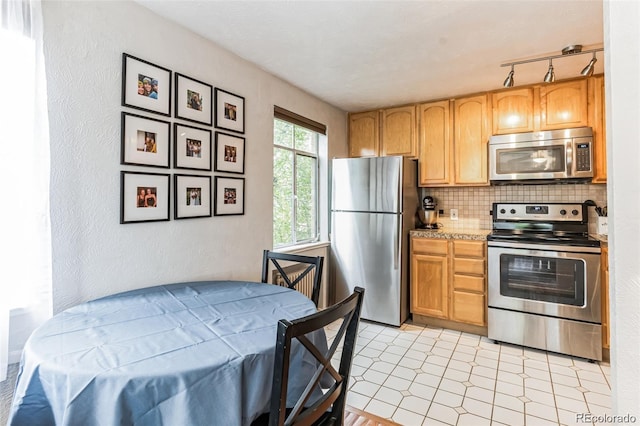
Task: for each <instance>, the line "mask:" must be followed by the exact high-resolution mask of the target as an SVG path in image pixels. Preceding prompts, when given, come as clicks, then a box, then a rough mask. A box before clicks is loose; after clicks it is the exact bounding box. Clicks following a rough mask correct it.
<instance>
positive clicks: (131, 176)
mask: <svg viewBox="0 0 640 426" xmlns="http://www.w3.org/2000/svg"><path fill="white" fill-rule="evenodd" d="M169 191H170V176H169V175H168V174H162V173H144V172H125V171H121V172H120V223H121V224H125V223H137V222H158V221H167V220H169V208H170V206H171V204H170V202H169V196H170V195H169V194H170V192H169Z"/></svg>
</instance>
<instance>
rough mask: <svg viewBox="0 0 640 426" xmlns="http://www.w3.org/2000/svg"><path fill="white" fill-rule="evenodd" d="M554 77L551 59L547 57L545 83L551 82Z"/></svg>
mask: <svg viewBox="0 0 640 426" xmlns="http://www.w3.org/2000/svg"><path fill="white" fill-rule="evenodd" d="M555 79H556V75H555V74H554V72H553V59H549V70H548V71H547V73H546V74H545V75H544V82H545V83H553V82H554V81H555Z"/></svg>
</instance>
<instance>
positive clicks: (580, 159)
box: [575, 142, 591, 172]
mask: <svg viewBox="0 0 640 426" xmlns="http://www.w3.org/2000/svg"><path fill="white" fill-rule="evenodd" d="M575 150H576V171H578V172H588V171H590V170H591V149H590V143H589V142H578V143H576V148H575Z"/></svg>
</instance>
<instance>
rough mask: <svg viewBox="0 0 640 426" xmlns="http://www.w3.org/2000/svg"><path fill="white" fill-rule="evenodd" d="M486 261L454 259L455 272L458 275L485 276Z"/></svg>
mask: <svg viewBox="0 0 640 426" xmlns="http://www.w3.org/2000/svg"><path fill="white" fill-rule="evenodd" d="M484 269H485V268H484V259H458V258H457V257H456V258H455V259H453V272H454V273H456V274H476V275H484Z"/></svg>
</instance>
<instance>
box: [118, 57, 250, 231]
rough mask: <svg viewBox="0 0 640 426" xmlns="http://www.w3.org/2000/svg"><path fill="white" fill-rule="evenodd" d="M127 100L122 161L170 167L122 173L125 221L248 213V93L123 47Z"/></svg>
mask: <svg viewBox="0 0 640 426" xmlns="http://www.w3.org/2000/svg"><path fill="white" fill-rule="evenodd" d="M172 101H173V102H172ZM122 106H123V107H128V108H133V109H136V110H139V111H141V113H140V114H134V113H132V112H128V111H122V113H121V144H122V147H121V157H120V164H122V165H123V166H124V167H125V168H129V166H145V167H149V168H155V169H164V170H151V169H150V171H149V172H146V171H144V172H141V171H138V170H122V171H121V172H120V223H121V224H125V223H140V222H154V221H168V220H170V219H171V212H172V210H173V218H174V219H176V220H178V219H193V218H206V217H211V216H212V212H213V215H214V216H223V215H243V214H244V198H245V197H244V189H245V179H244V177H238V176H237V175H244V172H245V170H244V168H245V138H244V137H243V136H241V135H244V132H245V130H244V129H245V99H244V97H242V96H239V95H237V94H234V93H231V92H228V91H226V90H223V89H220V88H217V87H216V88H214V87H213V86H212V85H211V84H208V83H206V82H204V81H200V80H197V79H195V78H193V77H190V76H186V75H184V74H180V73H178V72H173V71H171V70H169V69H167V68H164V67H162V66H159V65H156V64H153V63H151V62H148V61H146V60H144V59H140V58H137V57H135V56H132V55H129V54H127V53H123V54H122ZM172 107H173V108H172ZM172 110H173V115H172ZM172 117H173V121H170V120H171V118H172ZM212 124H213V128H212ZM162 171H164V172H167V171H172V172H173V176H172V175H171V174H170V173H161V172H162ZM213 172H216V174H215V176H213V175H212V174H213ZM212 177H213V185H212V183H211V182H212V179H211V178H212Z"/></svg>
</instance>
